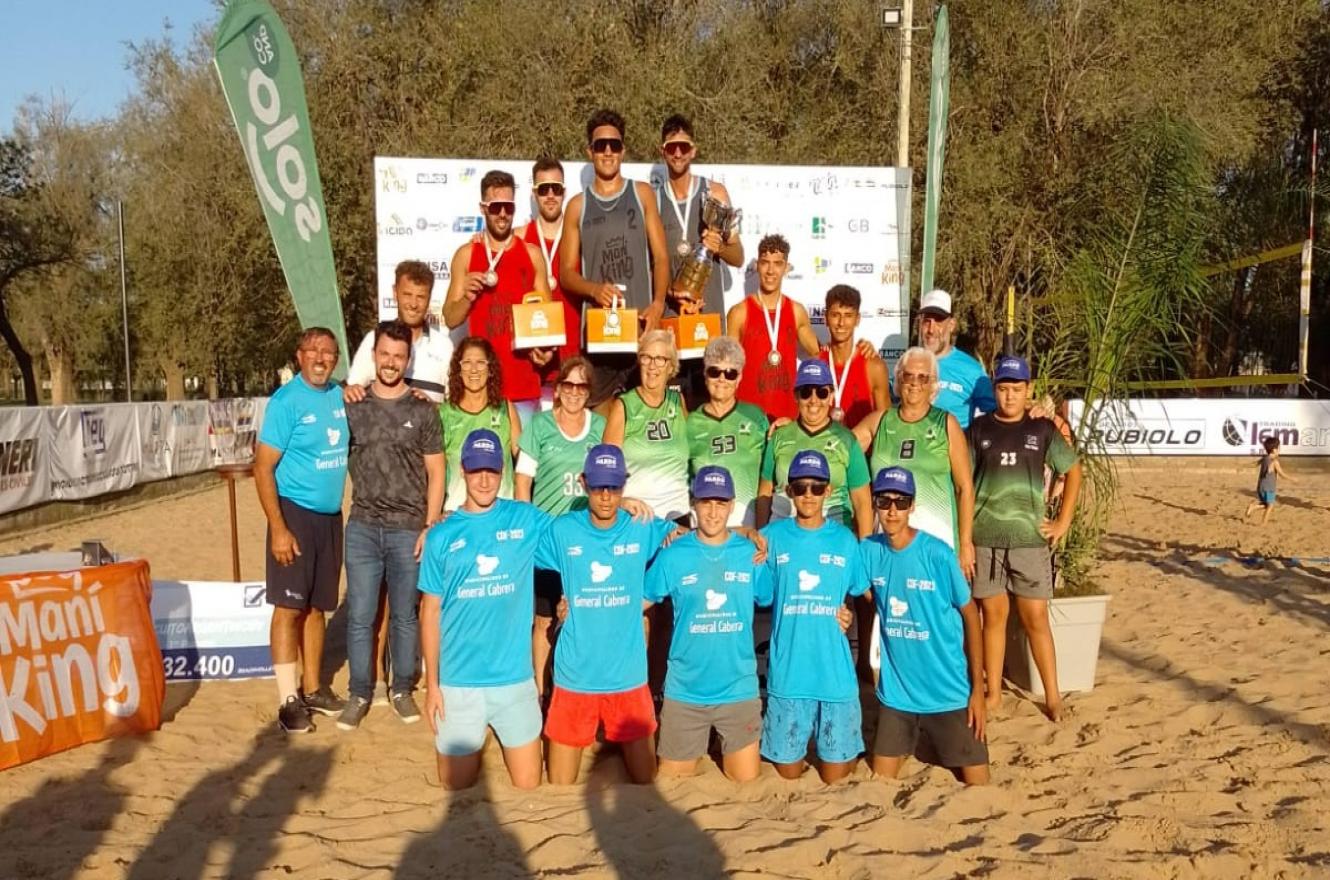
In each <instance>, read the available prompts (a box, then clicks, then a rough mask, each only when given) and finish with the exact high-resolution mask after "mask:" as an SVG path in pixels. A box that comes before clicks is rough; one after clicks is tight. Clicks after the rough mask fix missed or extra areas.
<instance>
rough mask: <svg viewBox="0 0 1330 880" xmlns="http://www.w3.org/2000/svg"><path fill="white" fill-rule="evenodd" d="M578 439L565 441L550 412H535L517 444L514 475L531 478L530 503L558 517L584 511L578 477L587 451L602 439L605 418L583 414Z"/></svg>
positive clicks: (564, 436)
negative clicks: (571, 512) (572, 511)
mask: <svg viewBox="0 0 1330 880" xmlns="http://www.w3.org/2000/svg"><path fill="white" fill-rule="evenodd" d="M583 425H584V427H583V429H582V433H581V436H578V437H569V436H568V435H567V434H565V433H563V431H562V430H560V428H559V423H558V422H557V421H555V419H554V413H553V412H552V411H545V412H538V413H536V414H535V415H534V416H532V417H531V422H530V423H529V424H528V425H527V426H526V430H524V431H523V432H522V437H521V439H520V440H518V442H517V448H518V450H519V452H520V454H519V455H518V458H517V472H518V473H519V474H526V475H527V476H529V477H531V479H532V482H531V503H532V504H534V505H536V507H538V508H540V509H541V510H543V511H545V512H546V513H548V514H550V515H551V516H558V515H559V514H561V513H567V512H568V511H570V510H584V509H586V492H585V491H583V489H582V483H581V481H580V480H578V477H579V476H581V474H582V466H583V465H584V464H586V454H587V451H588V450H590V449H591V447H592V446H595V445H596V444H597V443H599V442H600V440H601V438H602V437H603V436H604V435H605V417H604V416H602V415H600V414H599V413H594V412H591V411H590V410H588V411H586V421H585V422H584V423H583Z"/></svg>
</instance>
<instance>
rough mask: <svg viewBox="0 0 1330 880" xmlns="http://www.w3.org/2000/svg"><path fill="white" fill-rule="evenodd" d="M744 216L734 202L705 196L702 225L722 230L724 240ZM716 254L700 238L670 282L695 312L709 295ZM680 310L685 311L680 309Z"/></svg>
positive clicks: (677, 296) (678, 295) (677, 294)
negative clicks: (707, 294)
mask: <svg viewBox="0 0 1330 880" xmlns="http://www.w3.org/2000/svg"><path fill="white" fill-rule="evenodd" d="M742 219H743V211H742V210H740V209H739V208H735V207H733V206H731V205H727V204H725V203H724V202H722V201H719V200H718V199H715V198H712V197H711V196H710V195H704V196H703V197H702V227H703V229H714V230H715V231H716V232H719V233H720V237H721V238H722V239H726V238H728V237H729V236H730V235H731V234H733V233H735V232H737V231H738V229H739V221H740V220H742ZM715 265H716V255H715V254H713V253H711V251H709V250H707V249H706V248H705V247H703V246H702V243H701V242H700V241H699V242H698V244H697V246H696V247H694V248H692V249H691V250H690V251H689V252H688V253H687V254H686V255H685V256H684V258H683V262H681V263H680V264H679V270H678V271H677V272H675V273H674V281H673V282H671V285H670V287H671V289H672V290H673V291H674V296H675V298H677V299H678V300H679V301H680V304H681V306H682V305H683V304H691V305H692V306H693V308H692V309H691V310H692V311H699V312H700V311H701V310H702V300H703V298H704V297H705V295H706V289H707V281H708V280H709V279H710V278H711V270H712V269H713V268H715ZM680 311H683V309H682V308H681V309H680Z"/></svg>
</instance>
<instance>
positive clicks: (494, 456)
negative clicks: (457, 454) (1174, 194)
mask: <svg viewBox="0 0 1330 880" xmlns="http://www.w3.org/2000/svg"><path fill="white" fill-rule="evenodd" d="M503 454H504V453H503V441H502V440H500V439H499V435H498V434H496V433H494V432H493V431H491V430H490V429H488V428H480V429H479V430H476V431H472V432H471V433H470V434H467V435H466V439H465V440H463V441H462V470H464V471H499V472H500V473H502V472H503Z"/></svg>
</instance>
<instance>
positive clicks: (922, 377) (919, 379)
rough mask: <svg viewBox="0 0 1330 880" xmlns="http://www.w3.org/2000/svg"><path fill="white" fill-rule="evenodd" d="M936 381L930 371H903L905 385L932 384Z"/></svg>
mask: <svg viewBox="0 0 1330 880" xmlns="http://www.w3.org/2000/svg"><path fill="white" fill-rule="evenodd" d="M934 381H935V380H934V379H933V376H932V375H931V374H929V373H901V384H903V385H932V384H933V382H934Z"/></svg>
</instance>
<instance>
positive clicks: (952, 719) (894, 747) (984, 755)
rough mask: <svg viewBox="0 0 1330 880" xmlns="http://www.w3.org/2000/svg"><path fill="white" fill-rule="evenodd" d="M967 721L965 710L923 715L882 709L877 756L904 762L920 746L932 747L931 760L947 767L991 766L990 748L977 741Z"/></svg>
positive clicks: (878, 716) (877, 739)
mask: <svg viewBox="0 0 1330 880" xmlns="http://www.w3.org/2000/svg"><path fill="white" fill-rule="evenodd" d="M965 719H966V711H965V710H964V709H957V710H955V711H953V712H937V713H935V714H930V715H919V714H915V713H913V712H900V711H897V710H896V709H892V708H891V707H890V706H882V705H879V706H878V712H877V737H876V739H875V740H874V742H873V754H875V755H881V756H882V757H884V758H903V757H906V756H909V755H913V754H915V753H916V751H918V750H919V748H920V746H931V747H932V749H931V751H929V752H928V756H929V757H930V758H932V757H936V758H937V762H938V763H939V764H941V765H942V766H943V767H974V766H977V765H980V764H987V763H988V744H987V743H984V742H981V741H979V740H977V739H975V736H974V731H973V730H971V729H970V725H968V724H967V723H966V720H965Z"/></svg>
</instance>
